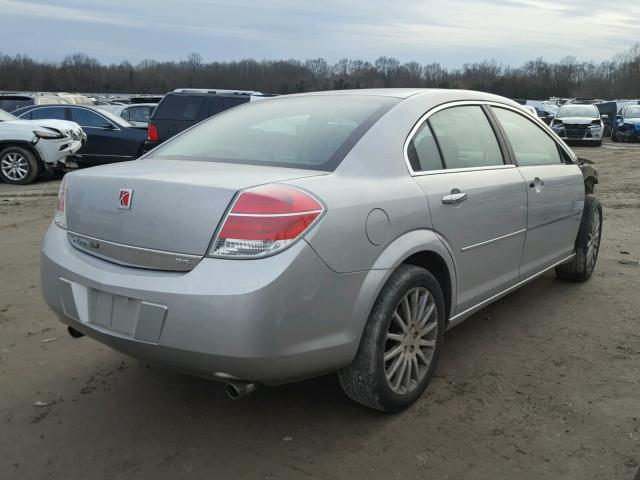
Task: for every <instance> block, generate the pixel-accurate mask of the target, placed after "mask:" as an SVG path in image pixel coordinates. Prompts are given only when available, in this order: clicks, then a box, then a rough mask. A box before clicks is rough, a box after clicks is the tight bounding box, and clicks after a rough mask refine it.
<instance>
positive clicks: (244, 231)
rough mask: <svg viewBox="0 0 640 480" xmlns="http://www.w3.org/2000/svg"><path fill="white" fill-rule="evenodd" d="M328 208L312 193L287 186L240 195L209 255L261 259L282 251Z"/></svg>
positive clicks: (271, 187) (267, 188) (248, 191)
mask: <svg viewBox="0 0 640 480" xmlns="http://www.w3.org/2000/svg"><path fill="white" fill-rule="evenodd" d="M324 211H325V208H324V206H323V205H322V204H321V203H320V201H319V200H317V199H316V198H315V197H313V196H312V195H311V194H309V193H307V192H304V191H302V190H298V189H297V188H294V187H289V186H286V185H266V186H263V187H257V188H254V189H251V190H245V191H243V192H241V193H240V195H239V196H238V197H237V199H236V201H235V203H234V204H233V206H232V208H231V210H230V211H229V213H228V214H227V216H226V218H225V219H224V222H223V223H222V227H221V228H220V231H219V232H218V234H217V235H216V238H215V239H214V242H213V247H212V249H211V252H210V254H211V255H212V256H215V257H225V258H259V257H264V256H267V255H272V254H274V253H277V252H280V251H282V250H284V249H285V248H287V247H289V246H291V245H292V244H293V243H295V242H296V240H298V239H299V238H300V237H302V236H303V235H304V233H305V232H307V231H308V230H309V229H310V228H311V227H312V226H313V225H314V224H315V223H316V222H317V221H318V219H320V217H321V216H322V214H323V213H324Z"/></svg>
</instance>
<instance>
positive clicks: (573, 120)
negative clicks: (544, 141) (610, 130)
mask: <svg viewBox="0 0 640 480" xmlns="http://www.w3.org/2000/svg"><path fill="white" fill-rule="evenodd" d="M607 118H609V117H608V116H607V115H603V116H602V117H601V116H600V111H599V110H598V109H597V108H596V107H595V106H593V105H564V106H562V107H560V109H559V110H558V112H557V113H556V115H555V117H554V118H553V120H551V124H550V126H551V128H552V129H553V131H554V132H556V133H557V134H558V136H559V137H560V138H562V139H563V140H565V141H569V142H570V141H579V142H587V143H590V144H592V145H596V146H600V145H602V137H603V136H604V122H603V121H602V120H603V119H605V120H606V119H607Z"/></svg>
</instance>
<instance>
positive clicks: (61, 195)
mask: <svg viewBox="0 0 640 480" xmlns="http://www.w3.org/2000/svg"><path fill="white" fill-rule="evenodd" d="M66 196H67V182H66V179H65V178H63V179H62V183H61V184H60V190H59V191H58V203H57V205H56V210H55V213H54V217H53V223H55V224H56V225H57V226H59V227H60V228H65V229H66V228H67V216H66V214H65V211H64V204H65V201H66Z"/></svg>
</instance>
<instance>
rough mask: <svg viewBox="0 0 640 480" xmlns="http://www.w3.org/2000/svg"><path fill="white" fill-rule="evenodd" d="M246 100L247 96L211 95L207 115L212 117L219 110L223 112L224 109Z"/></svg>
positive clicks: (247, 99)
mask: <svg viewBox="0 0 640 480" xmlns="http://www.w3.org/2000/svg"><path fill="white" fill-rule="evenodd" d="M248 101H249V97H224V96H222V95H220V96H218V95H217V96H215V97H213V100H212V101H211V106H210V107H209V116H210V117H213V116H214V115H217V114H219V113H220V112H224V111H225V110H229V109H230V108H233V107H236V106H238V105H242V104H243V103H247V102H248Z"/></svg>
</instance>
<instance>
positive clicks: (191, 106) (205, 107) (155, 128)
mask: <svg viewBox="0 0 640 480" xmlns="http://www.w3.org/2000/svg"><path fill="white" fill-rule="evenodd" d="M266 96H268V95H264V94H262V93H260V92H252V91H243V90H207V89H192V88H178V89H176V90H174V91H173V92H170V93H168V94H167V95H165V96H164V98H163V99H162V100H161V101H160V103H158V106H157V107H156V109H155V110H154V111H153V114H152V116H151V120H150V121H149V132H148V140H147V143H146V144H145V148H144V149H145V151H149V150H151V149H152V148H154V147H155V146H157V145H159V144H161V143H162V142H164V141H165V140H168V139H170V138H171V137H173V136H174V135H176V134H178V133H180V132H181V131H183V130H185V129H187V128H189V127H191V126H192V125H195V124H196V123H198V122H201V121H202V120H204V119H206V118H209V117H212V116H214V115H216V114H218V113H220V112H223V111H225V110H228V109H230V108H233V107H235V106H237V105H241V104H243V103H247V102H250V101H253V100H258V99H262V98H264V97H266Z"/></svg>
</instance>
